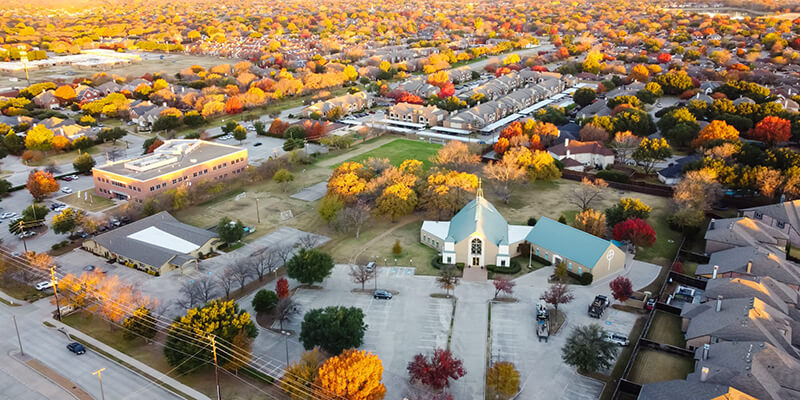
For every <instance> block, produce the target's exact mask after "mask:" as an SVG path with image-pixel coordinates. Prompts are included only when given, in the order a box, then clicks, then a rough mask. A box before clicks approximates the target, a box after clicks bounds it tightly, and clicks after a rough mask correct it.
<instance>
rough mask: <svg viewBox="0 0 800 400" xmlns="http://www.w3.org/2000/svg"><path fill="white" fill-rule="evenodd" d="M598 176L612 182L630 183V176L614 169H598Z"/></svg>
mask: <svg viewBox="0 0 800 400" xmlns="http://www.w3.org/2000/svg"><path fill="white" fill-rule="evenodd" d="M597 177H598V178H600V179H604V180H606V181H611V182H619V183H628V181H630V178H629V177H628V175H625V173H624V172H620V171H614V170H606V169H604V170H602V171H597Z"/></svg>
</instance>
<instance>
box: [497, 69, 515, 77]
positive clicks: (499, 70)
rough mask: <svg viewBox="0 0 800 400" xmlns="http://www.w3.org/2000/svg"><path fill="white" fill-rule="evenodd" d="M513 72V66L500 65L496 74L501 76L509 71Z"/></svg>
mask: <svg viewBox="0 0 800 400" xmlns="http://www.w3.org/2000/svg"><path fill="white" fill-rule="evenodd" d="M509 72H511V68H509V67H500V68H498V69H497V70H496V71H494V76H497V77H500V76H503V75H505V74H507V73H509Z"/></svg>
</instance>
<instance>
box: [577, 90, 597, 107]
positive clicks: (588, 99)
mask: <svg viewBox="0 0 800 400" xmlns="http://www.w3.org/2000/svg"><path fill="white" fill-rule="evenodd" d="M596 98H597V93H596V92H595V91H594V89H592V88H588V87H585V88H580V89H578V90H576V91H575V93H574V94H573V95H572V100H573V101H574V102H575V104H577V105H579V106H581V107H586V106H588V105H589V104H592V102H594V99H596Z"/></svg>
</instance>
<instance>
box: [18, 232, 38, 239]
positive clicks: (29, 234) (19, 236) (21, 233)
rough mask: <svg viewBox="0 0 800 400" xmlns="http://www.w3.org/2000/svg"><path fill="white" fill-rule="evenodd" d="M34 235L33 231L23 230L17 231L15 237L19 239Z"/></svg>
mask: <svg viewBox="0 0 800 400" xmlns="http://www.w3.org/2000/svg"><path fill="white" fill-rule="evenodd" d="M35 235H36V232H34V231H25V232H20V233H18V234H17V237H18V238H19V239H25V238H29V237H31V236H35Z"/></svg>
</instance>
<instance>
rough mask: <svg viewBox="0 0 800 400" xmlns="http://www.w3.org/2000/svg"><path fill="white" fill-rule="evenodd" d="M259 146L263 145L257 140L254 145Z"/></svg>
mask: <svg viewBox="0 0 800 400" xmlns="http://www.w3.org/2000/svg"><path fill="white" fill-rule="evenodd" d="M258 146H261V142H256V143H255V144H254V145H253V147H258Z"/></svg>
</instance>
